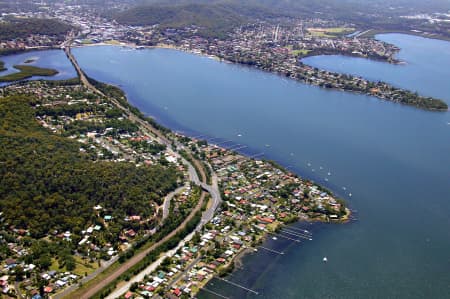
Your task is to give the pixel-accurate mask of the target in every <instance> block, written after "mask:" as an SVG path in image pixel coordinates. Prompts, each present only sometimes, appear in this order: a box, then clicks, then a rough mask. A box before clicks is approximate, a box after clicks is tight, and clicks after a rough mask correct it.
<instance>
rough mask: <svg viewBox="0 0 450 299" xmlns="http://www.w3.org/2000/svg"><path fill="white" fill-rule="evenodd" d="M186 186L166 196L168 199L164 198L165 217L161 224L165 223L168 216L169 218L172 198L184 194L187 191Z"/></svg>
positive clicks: (163, 216)
mask: <svg viewBox="0 0 450 299" xmlns="http://www.w3.org/2000/svg"><path fill="white" fill-rule="evenodd" d="M186 187H187V186H186V185H185V186H181V187H179V188H178V189H176V190H175V191H172V192H170V193H169V194H167V195H166V197H165V198H164V203H163V206H162V208H163V215H162V219H161V222H162V221H164V220H165V219H166V218H167V217H168V216H169V211H170V201H171V200H172V198H173V197H174V196H175V195H177V194H179V193H181V192H183V191H184V190H185V189H186Z"/></svg>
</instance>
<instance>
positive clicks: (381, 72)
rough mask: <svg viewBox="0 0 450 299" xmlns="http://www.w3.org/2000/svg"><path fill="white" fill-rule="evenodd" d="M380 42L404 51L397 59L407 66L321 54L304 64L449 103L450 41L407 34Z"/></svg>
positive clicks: (383, 39) (392, 34) (386, 37)
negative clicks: (381, 83) (382, 82)
mask: <svg viewBox="0 0 450 299" xmlns="http://www.w3.org/2000/svg"><path fill="white" fill-rule="evenodd" d="M376 38H377V39H379V40H382V41H384V42H387V43H391V44H395V45H397V46H399V47H400V48H401V51H400V53H398V55H396V58H398V59H400V60H401V61H403V62H405V64H404V65H393V64H388V63H380V62H377V61H373V60H369V59H365V58H355V57H348V56H342V55H321V56H312V57H307V58H305V59H303V60H302V61H303V62H304V63H305V64H308V65H311V66H314V67H317V68H320V69H326V70H330V71H334V72H338V73H346V74H353V75H358V76H362V77H365V78H367V79H370V80H375V81H385V82H390V83H392V84H394V85H396V86H398V87H402V88H406V89H409V90H413V91H417V92H419V93H420V94H423V95H427V96H434V97H438V98H445V99H447V102H448V101H450V96H449V95H450V78H449V71H448V64H447V63H448V62H449V61H450V47H449V42H447V41H441V40H436V39H425V38H422V37H418V36H412V35H404V34H396V33H395V34H394V33H391V34H380V35H377V36H376Z"/></svg>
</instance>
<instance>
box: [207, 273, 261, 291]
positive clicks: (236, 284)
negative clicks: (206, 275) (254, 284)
mask: <svg viewBox="0 0 450 299" xmlns="http://www.w3.org/2000/svg"><path fill="white" fill-rule="evenodd" d="M214 278H216V279H218V280H221V281H224V282H226V283H228V284H231V285H233V286H235V287H238V288H240V289H243V290H245V291H247V292H250V293H253V294H255V295H258V294H259V293H258V292H257V291H254V290H252V289H249V288H246V287H244V286H243V285H240V284H238V283H235V282H232V281H229V280H226V279H223V278H220V277H217V276H214Z"/></svg>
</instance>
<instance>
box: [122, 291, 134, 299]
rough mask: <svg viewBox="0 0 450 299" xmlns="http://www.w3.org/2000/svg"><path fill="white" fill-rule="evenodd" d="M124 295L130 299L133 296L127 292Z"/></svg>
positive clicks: (126, 298)
mask: <svg viewBox="0 0 450 299" xmlns="http://www.w3.org/2000/svg"><path fill="white" fill-rule="evenodd" d="M124 297H125V299H131V298H133V293H132V292H127V293H126V294H125V296H124Z"/></svg>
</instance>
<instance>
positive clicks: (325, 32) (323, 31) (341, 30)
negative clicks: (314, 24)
mask: <svg viewBox="0 0 450 299" xmlns="http://www.w3.org/2000/svg"><path fill="white" fill-rule="evenodd" d="M353 31H355V28H350V27H333V28H308V32H309V33H310V34H311V35H312V36H315V37H328V38H333V37H337V36H340V35H345V34H349V33H352V32H353Z"/></svg>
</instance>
